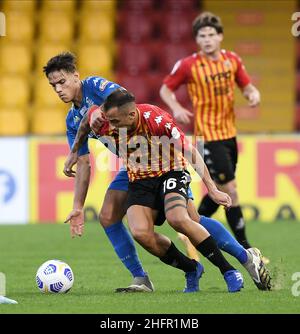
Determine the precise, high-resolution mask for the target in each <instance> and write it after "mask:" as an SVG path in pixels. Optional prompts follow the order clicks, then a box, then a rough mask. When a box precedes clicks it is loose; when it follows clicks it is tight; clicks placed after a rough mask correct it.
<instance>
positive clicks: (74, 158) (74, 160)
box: [64, 152, 78, 177]
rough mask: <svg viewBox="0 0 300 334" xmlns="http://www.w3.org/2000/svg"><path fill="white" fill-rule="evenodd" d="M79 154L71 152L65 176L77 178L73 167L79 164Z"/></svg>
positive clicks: (66, 164)
mask: <svg viewBox="0 0 300 334" xmlns="http://www.w3.org/2000/svg"><path fill="white" fill-rule="evenodd" d="M77 160H78V154H77V153H73V152H70V153H69V155H68V156H67V159H66V161H65V164H64V174H65V175H66V176H68V177H75V174H76V172H75V171H74V170H73V169H72V167H73V166H74V165H75V164H76V163H77Z"/></svg>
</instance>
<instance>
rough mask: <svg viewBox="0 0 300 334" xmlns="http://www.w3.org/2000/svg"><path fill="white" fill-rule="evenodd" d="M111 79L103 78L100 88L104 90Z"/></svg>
mask: <svg viewBox="0 0 300 334" xmlns="http://www.w3.org/2000/svg"><path fill="white" fill-rule="evenodd" d="M108 83H109V81H108V80H105V79H104V80H102V81H101V83H100V86H99V89H100V90H101V91H102V92H103V91H104V89H105V87H106V86H107V85H108Z"/></svg>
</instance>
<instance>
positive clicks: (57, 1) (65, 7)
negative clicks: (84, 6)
mask: <svg viewBox="0 0 300 334" xmlns="http://www.w3.org/2000/svg"><path fill="white" fill-rule="evenodd" d="M75 5H76V1H75V0H44V1H43V2H42V10H43V11H48V12H49V11H62V12H64V13H73V12H74V9H75Z"/></svg>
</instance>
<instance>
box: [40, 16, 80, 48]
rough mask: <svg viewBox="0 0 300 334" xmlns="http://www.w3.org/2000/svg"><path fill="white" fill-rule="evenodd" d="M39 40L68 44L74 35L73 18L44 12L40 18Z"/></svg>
mask: <svg viewBox="0 0 300 334" xmlns="http://www.w3.org/2000/svg"><path fill="white" fill-rule="evenodd" d="M39 25H40V39H41V40H44V41H47V42H55V43H57V42H65V43H68V42H69V43H70V42H71V41H72V40H73V34H74V18H73V16H72V15H67V14H65V13H64V12H49V13H48V12H46V13H45V15H41V17H40V22H39Z"/></svg>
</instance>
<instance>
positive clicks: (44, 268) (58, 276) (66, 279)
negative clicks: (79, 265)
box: [36, 260, 74, 293]
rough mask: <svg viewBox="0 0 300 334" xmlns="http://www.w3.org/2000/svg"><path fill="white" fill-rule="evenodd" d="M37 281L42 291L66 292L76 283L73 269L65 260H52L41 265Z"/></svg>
mask: <svg viewBox="0 0 300 334" xmlns="http://www.w3.org/2000/svg"><path fill="white" fill-rule="evenodd" d="M36 283H37V286H38V288H39V289H40V291H41V292H44V293H48V292H50V293H66V292H68V291H69V290H70V289H71V288H72V286H73V283H74V275H73V271H72V269H71V268H70V266H69V265H67V264H66V263H65V262H62V261H60V260H50V261H47V262H45V263H43V264H42V265H41V266H40V267H39V269H38V271H37V273H36Z"/></svg>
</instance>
